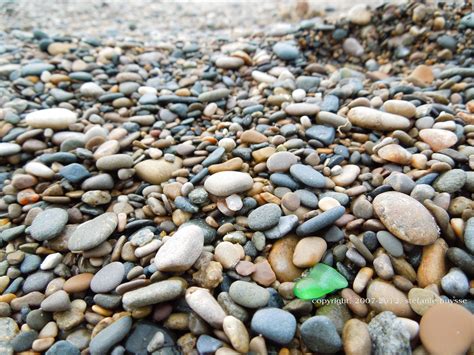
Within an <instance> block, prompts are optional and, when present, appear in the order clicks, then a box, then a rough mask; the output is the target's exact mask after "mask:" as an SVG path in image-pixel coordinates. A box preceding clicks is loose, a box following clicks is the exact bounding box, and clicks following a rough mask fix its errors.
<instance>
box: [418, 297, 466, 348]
mask: <svg viewBox="0 0 474 355" xmlns="http://www.w3.org/2000/svg"><path fill="white" fill-rule="evenodd" d="M472 329H474V317H473V315H472V314H471V312H469V311H468V310H467V309H466V308H464V307H463V306H460V305H458V304H453V303H441V304H437V305H435V306H433V307H431V308H430V309H429V310H428V311H427V312H426V313H425V314H424V315H423V317H422V318H421V321H420V339H421V342H422V343H423V346H424V347H425V348H426V350H427V351H428V352H429V353H432V354H465V353H466V352H467V351H468V350H469V348H470V347H471V346H472V342H473V334H472Z"/></svg>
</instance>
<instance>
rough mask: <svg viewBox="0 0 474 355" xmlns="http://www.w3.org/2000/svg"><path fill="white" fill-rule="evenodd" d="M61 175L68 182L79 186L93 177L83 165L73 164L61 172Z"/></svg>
mask: <svg viewBox="0 0 474 355" xmlns="http://www.w3.org/2000/svg"><path fill="white" fill-rule="evenodd" d="M59 174H60V175H61V176H62V177H63V178H65V179H66V180H68V181H70V182H72V183H74V184H77V183H80V182H81V181H82V180H84V179H86V178H88V177H89V176H91V174H90V173H89V171H88V170H87V169H86V168H85V167H84V166H83V165H81V164H78V163H72V164H69V165H66V166H64V167H63V168H61V170H59Z"/></svg>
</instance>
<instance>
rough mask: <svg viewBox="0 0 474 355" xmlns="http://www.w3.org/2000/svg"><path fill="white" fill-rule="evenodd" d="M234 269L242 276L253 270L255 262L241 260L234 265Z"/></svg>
mask: <svg viewBox="0 0 474 355" xmlns="http://www.w3.org/2000/svg"><path fill="white" fill-rule="evenodd" d="M235 271H237V273H238V274H240V275H242V276H249V275H250V274H252V273H253V272H255V264H254V263H252V262H250V261H246V260H241V261H239V262H238V263H237V265H236V266H235Z"/></svg>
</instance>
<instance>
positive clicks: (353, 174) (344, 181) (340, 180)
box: [331, 164, 360, 187]
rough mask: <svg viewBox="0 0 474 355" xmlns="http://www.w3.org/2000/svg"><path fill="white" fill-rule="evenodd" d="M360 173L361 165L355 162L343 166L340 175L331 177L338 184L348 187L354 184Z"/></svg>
mask: <svg viewBox="0 0 474 355" xmlns="http://www.w3.org/2000/svg"><path fill="white" fill-rule="evenodd" d="M359 174H360V167H358V166H357V165H354V164H347V165H344V166H343V167H342V171H341V173H340V174H339V175H336V176H333V177H331V180H332V181H333V182H334V183H335V184H336V185H337V186H342V187H346V186H349V185H352V183H353V182H354V181H355V180H356V179H357V177H358V176H359Z"/></svg>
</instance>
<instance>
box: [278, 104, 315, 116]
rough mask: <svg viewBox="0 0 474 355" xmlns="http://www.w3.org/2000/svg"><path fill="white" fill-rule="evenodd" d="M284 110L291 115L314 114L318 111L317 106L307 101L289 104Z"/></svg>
mask: <svg viewBox="0 0 474 355" xmlns="http://www.w3.org/2000/svg"><path fill="white" fill-rule="evenodd" d="M285 112H286V113H287V114H289V115H291V116H304V115H306V116H314V115H316V114H318V112H319V106H318V105H315V104H309V103H305V102H302V103H296V104H289V105H288V106H286V107H285Z"/></svg>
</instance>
